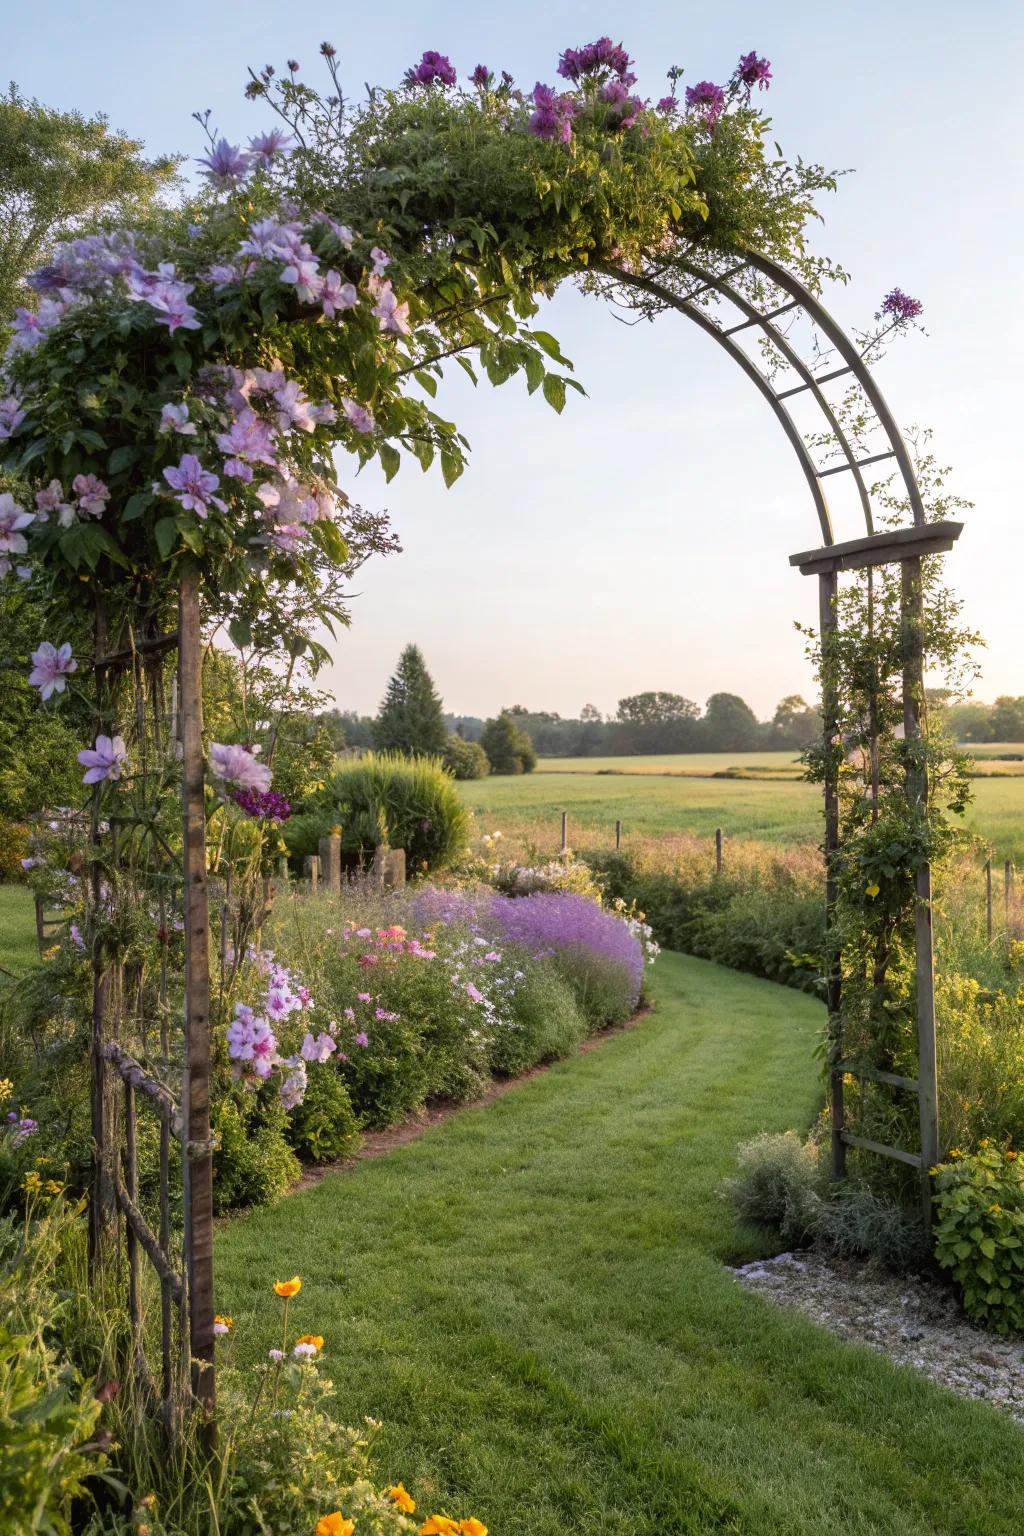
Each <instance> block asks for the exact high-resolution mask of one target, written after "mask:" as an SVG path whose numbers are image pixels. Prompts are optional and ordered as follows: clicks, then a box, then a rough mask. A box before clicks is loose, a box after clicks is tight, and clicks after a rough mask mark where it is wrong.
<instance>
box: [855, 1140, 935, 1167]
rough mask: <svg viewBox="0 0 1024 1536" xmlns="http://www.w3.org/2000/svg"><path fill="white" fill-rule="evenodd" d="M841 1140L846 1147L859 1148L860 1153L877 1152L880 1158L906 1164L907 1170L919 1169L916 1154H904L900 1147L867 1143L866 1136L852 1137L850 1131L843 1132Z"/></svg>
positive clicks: (881, 1143) (874, 1142)
mask: <svg viewBox="0 0 1024 1536" xmlns="http://www.w3.org/2000/svg"><path fill="white" fill-rule="evenodd" d="M842 1139H843V1142H844V1144H845V1145H846V1146H848V1147H859V1148H860V1149H861V1151H862V1152H877V1153H878V1154H879V1156H880V1157H891V1158H893V1159H894V1160H895V1161H896V1162H897V1163H906V1165H907V1167H908V1168H920V1166H921V1159H920V1158H919V1157H918V1155H917V1153H916V1152H904V1150H903V1148H902V1147H887V1146H886V1144H885V1142H884V1141H869V1139H868V1138H867V1137H866V1136H854V1134H853V1132H852V1131H844V1132H843V1133H842Z"/></svg>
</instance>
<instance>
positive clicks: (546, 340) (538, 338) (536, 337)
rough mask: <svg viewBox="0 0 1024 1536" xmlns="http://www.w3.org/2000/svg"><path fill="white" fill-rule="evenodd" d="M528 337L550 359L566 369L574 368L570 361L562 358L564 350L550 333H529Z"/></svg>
mask: <svg viewBox="0 0 1024 1536" xmlns="http://www.w3.org/2000/svg"><path fill="white" fill-rule="evenodd" d="M527 335H528V336H529V337H530V339H531V340H532V341H535V342H536V343H537V345H538V347H540V349H541V351H542V352H546V353H547V355H548V357H550V358H551V359H552V360H553V361H554V362H556V363H561V364H562V366H563V367H565V368H571V367H572V364H571V363H570V361H569V359H568V358H567V357H563V356H562V349H561V347H560V346H559V345H558V342H557V340H556V339H555V337H554V336H552V334H551V332H550V331H528V332H527Z"/></svg>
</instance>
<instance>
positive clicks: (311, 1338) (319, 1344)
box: [295, 1333, 324, 1350]
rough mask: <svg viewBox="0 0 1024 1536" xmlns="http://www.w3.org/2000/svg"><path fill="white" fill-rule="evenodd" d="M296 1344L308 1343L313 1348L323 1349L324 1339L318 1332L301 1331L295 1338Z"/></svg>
mask: <svg viewBox="0 0 1024 1536" xmlns="http://www.w3.org/2000/svg"><path fill="white" fill-rule="evenodd" d="M295 1343H296V1344H297V1345H298V1344H309V1345H310V1346H311V1347H312V1348H313V1349H317V1350H320V1349H323V1347H324V1341H323V1339H322V1338H321V1336H320V1334H318V1333H303V1334H300V1335H299V1337H298V1338H297V1339H296V1340H295Z"/></svg>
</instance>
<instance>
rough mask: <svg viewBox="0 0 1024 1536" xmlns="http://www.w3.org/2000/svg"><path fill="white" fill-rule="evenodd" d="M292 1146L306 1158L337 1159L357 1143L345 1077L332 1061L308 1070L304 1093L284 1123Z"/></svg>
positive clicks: (357, 1131) (317, 1160)
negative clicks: (310, 1070)
mask: <svg viewBox="0 0 1024 1536" xmlns="http://www.w3.org/2000/svg"><path fill="white" fill-rule="evenodd" d="M286 1133H287V1138H288V1141H289V1143H290V1144H291V1146H293V1147H294V1148H295V1150H296V1152H297V1153H298V1154H299V1156H300V1157H301V1158H303V1159H304V1160H305V1161H308V1162H311V1163H329V1162H337V1161H339V1160H340V1159H341V1158H343V1157H347V1156H348V1155H349V1153H351V1152H353V1151H354V1150H355V1148H356V1146H357V1145H358V1143H359V1127H358V1123H357V1121H356V1116H355V1111H354V1110H353V1108H352V1100H351V1097H350V1095H349V1091H348V1088H347V1087H346V1085H345V1079H344V1078H343V1077H342V1075H341V1073H340V1072H339V1071H337V1069H336V1068H334V1067H333V1066H332V1065H331V1063H329V1062H328V1063H326V1064H324V1065H322V1066H320V1067H319V1068H318V1069H316V1070H314V1071H312V1072H310V1074H309V1077H308V1080H307V1083H306V1094H305V1097H304V1099H303V1101H302V1103H301V1104H299V1105H298V1106H297V1107H296V1108H295V1109H293V1110H292V1111H291V1113H290V1114H289V1116H288V1121H287V1126H286Z"/></svg>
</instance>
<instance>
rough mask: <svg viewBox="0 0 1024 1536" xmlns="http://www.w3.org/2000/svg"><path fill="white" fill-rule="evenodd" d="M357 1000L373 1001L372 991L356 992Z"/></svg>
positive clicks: (361, 1001)
mask: <svg viewBox="0 0 1024 1536" xmlns="http://www.w3.org/2000/svg"><path fill="white" fill-rule="evenodd" d="M356 1001H357V1002H359V1003H369V1002H372V1001H373V994H372V993H370V992H357V993H356ZM346 1011H348V1010H346Z"/></svg>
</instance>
